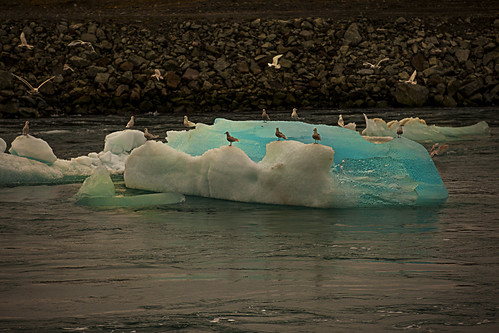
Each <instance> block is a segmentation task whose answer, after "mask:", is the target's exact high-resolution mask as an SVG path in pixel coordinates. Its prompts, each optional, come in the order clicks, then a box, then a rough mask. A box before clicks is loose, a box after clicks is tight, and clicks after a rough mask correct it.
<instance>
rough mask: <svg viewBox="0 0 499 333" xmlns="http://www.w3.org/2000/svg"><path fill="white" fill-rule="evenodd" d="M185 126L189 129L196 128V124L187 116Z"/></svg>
mask: <svg viewBox="0 0 499 333" xmlns="http://www.w3.org/2000/svg"><path fill="white" fill-rule="evenodd" d="M184 126H185V127H187V128H194V127H196V123H193V122H192V121H190V120H189V119H188V118H187V116H184Z"/></svg>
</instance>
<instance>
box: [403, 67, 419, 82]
mask: <svg viewBox="0 0 499 333" xmlns="http://www.w3.org/2000/svg"><path fill="white" fill-rule="evenodd" d="M416 74H417V71H416V70H414V72H412V75H411V77H410V78H409V80H399V81H400V82H402V83H410V84H417V82H416Z"/></svg>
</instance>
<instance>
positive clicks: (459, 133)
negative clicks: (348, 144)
mask: <svg viewBox="0 0 499 333" xmlns="http://www.w3.org/2000/svg"><path fill="white" fill-rule="evenodd" d="M364 118H365V120H366V128H365V130H363V131H362V135H366V136H377V137H381V136H388V137H396V136H397V128H398V127H399V126H400V125H404V127H403V128H404V134H403V136H404V137H405V138H407V139H411V140H414V141H417V142H449V141H458V140H463V139H467V138H470V137H479V136H487V135H490V128H489V125H488V124H487V123H486V122H485V121H480V122H478V123H476V124H474V125H471V126H462V127H443V126H436V125H427V124H426V121H425V120H424V119H420V118H417V117H416V118H412V117H411V118H404V119H402V120H400V121H399V120H394V121H390V122H388V123H386V122H385V121H384V120H383V119H381V118H373V119H369V118H368V117H367V116H366V115H365V114H364Z"/></svg>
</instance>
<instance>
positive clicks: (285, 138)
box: [275, 127, 288, 141]
mask: <svg viewBox="0 0 499 333" xmlns="http://www.w3.org/2000/svg"><path fill="white" fill-rule="evenodd" d="M275 136H277V141H279V140H280V139H284V140H287V139H288V138H287V137H286V136H285V135H284V133H282V132H280V131H279V127H276V128H275Z"/></svg>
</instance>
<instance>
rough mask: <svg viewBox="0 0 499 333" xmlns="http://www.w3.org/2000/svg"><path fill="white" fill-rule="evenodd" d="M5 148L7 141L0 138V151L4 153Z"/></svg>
mask: <svg viewBox="0 0 499 333" xmlns="http://www.w3.org/2000/svg"><path fill="white" fill-rule="evenodd" d="M5 149H7V142H5V140H4V139H2V138H0V153H4V152H5Z"/></svg>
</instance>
